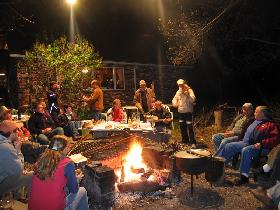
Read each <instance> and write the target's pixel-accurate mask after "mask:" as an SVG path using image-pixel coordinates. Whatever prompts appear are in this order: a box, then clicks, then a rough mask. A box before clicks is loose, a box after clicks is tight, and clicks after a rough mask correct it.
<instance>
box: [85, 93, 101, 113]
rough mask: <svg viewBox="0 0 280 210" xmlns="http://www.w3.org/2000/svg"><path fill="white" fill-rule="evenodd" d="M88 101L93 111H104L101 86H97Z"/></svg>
mask: <svg viewBox="0 0 280 210" xmlns="http://www.w3.org/2000/svg"><path fill="white" fill-rule="evenodd" d="M86 101H87V102H88V104H89V107H90V109H91V111H102V110H103V109H104V105H103V91H102V90H101V89H100V87H97V88H95V89H94V90H93V92H92V94H91V95H90V97H88V99H87V100H86Z"/></svg>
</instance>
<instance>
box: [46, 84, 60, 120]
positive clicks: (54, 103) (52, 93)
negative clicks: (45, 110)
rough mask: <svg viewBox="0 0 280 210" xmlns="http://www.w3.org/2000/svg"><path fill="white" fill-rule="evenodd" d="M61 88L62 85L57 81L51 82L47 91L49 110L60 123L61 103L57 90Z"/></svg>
mask: <svg viewBox="0 0 280 210" xmlns="http://www.w3.org/2000/svg"><path fill="white" fill-rule="evenodd" d="M59 88H60V86H59V84H58V83H57V82H51V83H50V89H49V90H48V92H47V98H48V106H49V112H50V114H51V116H52V118H53V120H54V121H55V123H58V114H59V105H58V93H57V91H58V90H59Z"/></svg>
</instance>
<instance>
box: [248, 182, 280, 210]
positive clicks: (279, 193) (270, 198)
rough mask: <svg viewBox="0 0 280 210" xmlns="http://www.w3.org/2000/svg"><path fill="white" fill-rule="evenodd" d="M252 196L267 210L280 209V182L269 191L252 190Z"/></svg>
mask: <svg viewBox="0 0 280 210" xmlns="http://www.w3.org/2000/svg"><path fill="white" fill-rule="evenodd" d="M252 194H253V195H254V197H255V198H257V199H258V200H259V201H261V202H262V203H263V204H264V205H265V207H266V209H280V203H279V201H280V182H277V183H276V184H275V185H274V186H272V187H271V188H269V189H267V190H264V189H256V190H252ZM277 207H278V208H277Z"/></svg>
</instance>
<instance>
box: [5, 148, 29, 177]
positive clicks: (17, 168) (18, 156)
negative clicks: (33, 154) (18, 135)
mask: <svg viewBox="0 0 280 210" xmlns="http://www.w3.org/2000/svg"><path fill="white" fill-rule="evenodd" d="M3 152H4V154H3V157H5V158H4V159H3V163H5V166H7V168H6V169H5V171H6V173H7V175H8V176H20V175H21V174H22V172H23V166H24V158H23V155H22V153H21V152H20V151H17V150H16V149H15V148H14V147H13V145H12V144H8V145H7V149H6V150H5V151H3ZM5 166H1V167H5Z"/></svg>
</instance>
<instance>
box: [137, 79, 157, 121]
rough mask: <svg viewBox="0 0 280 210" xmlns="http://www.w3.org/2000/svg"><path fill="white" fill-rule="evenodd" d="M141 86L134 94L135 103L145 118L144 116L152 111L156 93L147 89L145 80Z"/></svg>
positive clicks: (141, 82) (141, 81)
mask: <svg viewBox="0 0 280 210" xmlns="http://www.w3.org/2000/svg"><path fill="white" fill-rule="evenodd" d="M139 86H140V88H139V89H138V90H136V92H135V94H134V99H133V102H134V104H135V106H136V107H137V108H138V110H139V112H140V114H141V117H142V118H143V114H144V113H147V112H149V111H150V110H151V105H152V98H153V97H155V96H154V92H153V91H152V90H151V89H150V88H147V86H146V82H145V80H140V82H139Z"/></svg>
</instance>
